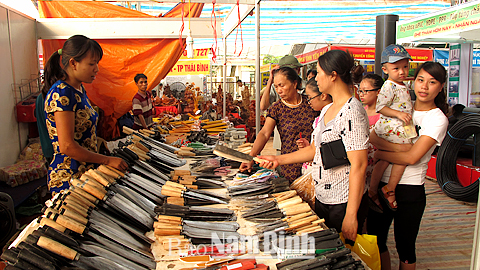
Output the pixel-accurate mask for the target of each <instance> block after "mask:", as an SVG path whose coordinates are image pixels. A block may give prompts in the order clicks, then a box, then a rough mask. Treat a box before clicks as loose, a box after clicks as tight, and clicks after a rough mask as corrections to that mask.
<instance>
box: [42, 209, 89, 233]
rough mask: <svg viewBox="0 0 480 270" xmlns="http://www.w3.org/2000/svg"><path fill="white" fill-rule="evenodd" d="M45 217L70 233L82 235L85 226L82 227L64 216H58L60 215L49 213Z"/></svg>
mask: <svg viewBox="0 0 480 270" xmlns="http://www.w3.org/2000/svg"><path fill="white" fill-rule="evenodd" d="M47 217H48V218H49V219H51V220H53V221H55V222H57V223H58V224H60V225H61V226H63V227H65V228H67V229H70V230H71V231H74V232H76V233H78V234H83V232H84V231H85V229H86V227H85V225H82V224H81V223H79V222H77V221H75V220H73V219H71V218H68V217H66V216H63V215H60V214H58V213H57V214H55V213H50V214H48V215H47Z"/></svg>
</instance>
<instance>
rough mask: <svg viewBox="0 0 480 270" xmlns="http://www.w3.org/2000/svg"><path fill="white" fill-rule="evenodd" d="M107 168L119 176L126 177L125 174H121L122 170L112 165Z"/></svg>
mask: <svg viewBox="0 0 480 270" xmlns="http://www.w3.org/2000/svg"><path fill="white" fill-rule="evenodd" d="M105 167H107V168H108V169H109V170H111V171H112V172H114V173H116V174H118V175H119V176H120V177H124V176H125V174H124V173H123V172H121V171H120V170H118V169H116V168H114V167H112V166H110V165H105Z"/></svg>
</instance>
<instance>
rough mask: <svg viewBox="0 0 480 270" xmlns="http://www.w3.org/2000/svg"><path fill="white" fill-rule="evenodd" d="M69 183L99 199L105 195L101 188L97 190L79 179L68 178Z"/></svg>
mask: <svg viewBox="0 0 480 270" xmlns="http://www.w3.org/2000/svg"><path fill="white" fill-rule="evenodd" d="M70 184H71V185H72V186H74V187H77V188H80V189H83V190H84V191H86V192H88V193H90V194H91V195H93V196H94V197H95V198H97V199H99V200H103V198H104V197H105V194H106V193H107V191H106V190H103V191H102V190H99V189H98V188H95V187H93V186H91V185H87V184H86V183H84V182H81V181H80V180H78V179H75V178H72V179H71V180H70Z"/></svg>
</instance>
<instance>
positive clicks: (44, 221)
mask: <svg viewBox="0 0 480 270" xmlns="http://www.w3.org/2000/svg"><path fill="white" fill-rule="evenodd" d="M39 223H40V227H43V226H45V225H47V226H50V227H52V228H54V229H55V230H57V231H59V232H65V231H66V230H67V228H65V227H63V226H62V225H60V224H58V223H57V222H55V221H53V220H51V219H49V218H47V217H41V218H40V220H39Z"/></svg>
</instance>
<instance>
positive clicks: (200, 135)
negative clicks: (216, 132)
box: [184, 129, 217, 148]
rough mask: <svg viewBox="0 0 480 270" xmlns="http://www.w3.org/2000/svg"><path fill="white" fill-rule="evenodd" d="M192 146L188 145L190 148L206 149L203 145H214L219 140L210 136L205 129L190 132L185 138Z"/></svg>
mask: <svg viewBox="0 0 480 270" xmlns="http://www.w3.org/2000/svg"><path fill="white" fill-rule="evenodd" d="M184 141H187V142H190V143H192V144H190V143H189V144H188V145H187V146H188V147H195V148H204V147H203V146H204V145H203V144H207V145H213V144H215V142H216V141H217V139H215V138H213V137H212V136H209V135H208V133H207V131H206V130H205V129H202V130H200V131H190V133H189V134H188V135H187V136H186V137H185V140H184Z"/></svg>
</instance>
